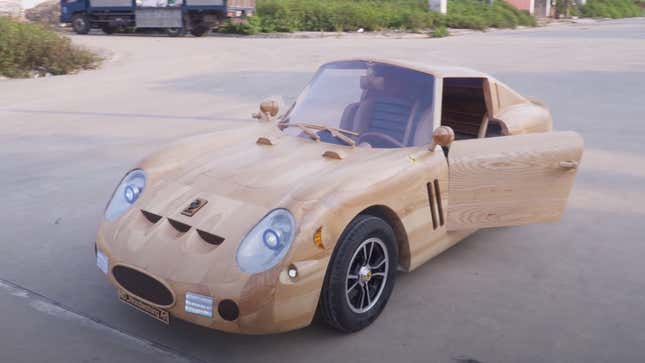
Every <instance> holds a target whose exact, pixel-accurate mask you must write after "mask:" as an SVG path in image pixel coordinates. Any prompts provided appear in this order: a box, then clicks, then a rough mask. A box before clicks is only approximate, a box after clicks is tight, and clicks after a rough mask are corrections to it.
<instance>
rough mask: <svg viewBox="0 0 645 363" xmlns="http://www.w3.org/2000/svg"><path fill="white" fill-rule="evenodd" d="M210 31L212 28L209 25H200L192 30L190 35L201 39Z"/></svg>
mask: <svg viewBox="0 0 645 363" xmlns="http://www.w3.org/2000/svg"><path fill="white" fill-rule="evenodd" d="M209 31H210V28H209V27H208V26H207V25H204V24H200V25H197V26H195V27H194V28H192V29H191V30H190V34H192V35H193V36H195V37H201V36H204V35H205V34H206V33H208V32H209Z"/></svg>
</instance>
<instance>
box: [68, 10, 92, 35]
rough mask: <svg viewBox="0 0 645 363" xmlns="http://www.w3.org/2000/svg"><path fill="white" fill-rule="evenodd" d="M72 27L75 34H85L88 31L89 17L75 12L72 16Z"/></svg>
mask: <svg viewBox="0 0 645 363" xmlns="http://www.w3.org/2000/svg"><path fill="white" fill-rule="evenodd" d="M72 28H73V29H74V31H75V32H76V34H87V33H89V32H90V28H91V27H90V19H89V17H88V16H87V15H85V14H76V15H74V17H72Z"/></svg>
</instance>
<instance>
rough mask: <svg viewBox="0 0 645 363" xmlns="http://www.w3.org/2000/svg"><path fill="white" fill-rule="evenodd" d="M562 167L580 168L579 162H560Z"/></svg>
mask: <svg viewBox="0 0 645 363" xmlns="http://www.w3.org/2000/svg"><path fill="white" fill-rule="evenodd" d="M560 167H561V168H563V169H577V168H578V162H577V161H561V162H560Z"/></svg>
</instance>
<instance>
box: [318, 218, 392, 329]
mask: <svg viewBox="0 0 645 363" xmlns="http://www.w3.org/2000/svg"><path fill="white" fill-rule="evenodd" d="M397 261H398V251H397V245H396V238H395V236H394V231H393V230H392V227H390V225H389V224H387V222H385V221H384V220H382V219H380V218H377V217H374V216H369V215H360V216H358V217H356V219H354V220H353V221H352V223H350V225H349V226H348V227H347V229H346V230H345V232H344V233H343V236H342V237H341V240H340V241H339V242H338V246H337V247H336V249H335V251H334V255H333V257H332V259H331V262H330V264H329V267H328V269H327V275H326V276H325V282H324V286H323V290H322V294H321V297H320V313H321V317H322V318H323V320H324V321H325V322H326V323H327V324H329V325H330V326H332V327H334V328H336V329H338V330H341V331H343V332H355V331H358V330H361V329H363V328H365V327H367V326H368V325H370V324H371V323H372V322H373V321H374V320H376V318H377V317H378V316H379V315H380V314H381V312H382V311H383V309H384V308H385V305H386V304H387V301H388V299H389V298H390V295H391V294H392V289H393V288H394V280H395V277H396V275H395V274H396V266H397Z"/></svg>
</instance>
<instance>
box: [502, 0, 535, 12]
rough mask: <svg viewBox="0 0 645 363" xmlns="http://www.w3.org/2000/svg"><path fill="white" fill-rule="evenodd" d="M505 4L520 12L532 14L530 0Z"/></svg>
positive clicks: (507, 0) (531, 2)
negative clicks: (524, 11)
mask: <svg viewBox="0 0 645 363" xmlns="http://www.w3.org/2000/svg"><path fill="white" fill-rule="evenodd" d="M506 2H507V3H509V4H511V5H513V6H515V7H516V8H518V9H520V10H526V11H528V12H530V13H533V1H532V0H506Z"/></svg>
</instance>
